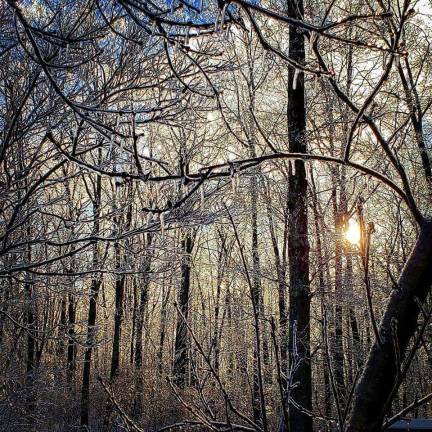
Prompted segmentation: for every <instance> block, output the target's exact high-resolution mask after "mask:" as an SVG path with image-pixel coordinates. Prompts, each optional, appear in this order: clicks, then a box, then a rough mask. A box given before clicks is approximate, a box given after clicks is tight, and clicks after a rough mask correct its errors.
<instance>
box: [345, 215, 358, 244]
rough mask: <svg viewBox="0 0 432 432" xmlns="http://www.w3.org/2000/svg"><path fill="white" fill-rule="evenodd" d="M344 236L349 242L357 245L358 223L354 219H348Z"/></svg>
mask: <svg viewBox="0 0 432 432" xmlns="http://www.w3.org/2000/svg"><path fill="white" fill-rule="evenodd" d="M345 238H346V239H347V240H348V241H349V242H350V243H351V244H354V245H358V244H359V243H360V238H361V233H360V225H359V223H358V222H357V221H356V220H354V219H350V220H349V221H348V229H347V230H346V231H345Z"/></svg>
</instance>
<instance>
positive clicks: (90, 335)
mask: <svg viewBox="0 0 432 432" xmlns="http://www.w3.org/2000/svg"><path fill="white" fill-rule="evenodd" d="M101 193H102V180H101V178H100V176H98V177H97V179H96V187H95V196H94V198H93V217H94V226H93V233H94V235H98V234H99V230H100V221H99V213H100V199H101ZM92 265H93V269H97V267H98V265H99V253H98V245H97V243H96V242H95V243H94V244H93V257H92ZM101 282H102V281H101V279H100V276H99V275H98V273H95V274H94V276H93V279H92V282H91V289H90V294H89V309H88V316H87V337H86V346H85V351H84V365H83V375H82V388H81V427H82V429H83V430H86V429H88V425H89V404H90V381H91V379H90V378H91V375H90V372H91V362H92V354H93V347H94V344H95V339H96V314H97V298H98V295H99V289H100V286H101Z"/></svg>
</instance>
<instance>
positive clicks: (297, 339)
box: [282, 0, 312, 432]
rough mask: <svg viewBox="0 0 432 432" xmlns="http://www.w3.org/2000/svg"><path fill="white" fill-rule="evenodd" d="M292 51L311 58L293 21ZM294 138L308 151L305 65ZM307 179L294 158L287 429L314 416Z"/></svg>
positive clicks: (298, 78) (292, 117) (297, 57)
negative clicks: (292, 366)
mask: <svg viewBox="0 0 432 432" xmlns="http://www.w3.org/2000/svg"><path fill="white" fill-rule="evenodd" d="M303 12H304V10H303V1H302V0H299V1H297V2H294V1H291V0H290V1H289V2H288V15H289V16H290V17H294V18H299V15H300V16H303ZM289 55H290V57H291V58H292V59H293V60H294V61H296V62H298V63H300V64H303V63H304V61H305V51H304V36H303V35H302V34H301V33H299V32H298V31H297V29H296V28H295V27H293V26H291V27H290V31H289ZM287 117H288V140H289V151H291V152H299V153H306V136H305V131H306V109H305V89H304V74H303V73H302V72H301V71H299V70H295V71H294V70H293V69H292V68H290V69H289V72H288V107H287ZM307 188H308V185H307V179H306V170H305V165H304V162H303V161H302V160H296V161H295V162H294V169H293V170H291V172H290V173H289V196H288V214H289V234H288V256H289V281H290V289H289V341H288V350H289V356H290V361H291V362H292V363H295V364H297V365H298V367H297V368H296V369H295V370H294V374H293V377H292V382H296V383H298V385H297V386H295V387H294V388H292V389H288V394H289V395H290V397H291V398H292V399H293V400H294V402H295V404H297V405H298V406H300V407H301V408H300V409H299V408H298V407H296V406H295V405H294V404H290V411H289V414H290V415H289V425H285V424H284V425H283V426H282V431H287V430H290V432H310V431H312V419H311V417H310V416H308V415H307V414H305V413H304V412H303V409H306V410H311V408H312V383H311V380H312V377H311V375H312V373H311V364H310V286H309V240H308V212H307V202H306V196H307Z"/></svg>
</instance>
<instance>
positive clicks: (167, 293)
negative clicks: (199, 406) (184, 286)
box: [158, 283, 170, 375]
mask: <svg viewBox="0 0 432 432" xmlns="http://www.w3.org/2000/svg"><path fill="white" fill-rule="evenodd" d="M169 297H170V288H169V286H168V288H166V287H165V283H164V284H163V287H162V305H161V317H160V333H159V350H158V372H159V375H162V374H163V352H164V344H165V337H166V326H167V313H168V310H167V309H168V301H169Z"/></svg>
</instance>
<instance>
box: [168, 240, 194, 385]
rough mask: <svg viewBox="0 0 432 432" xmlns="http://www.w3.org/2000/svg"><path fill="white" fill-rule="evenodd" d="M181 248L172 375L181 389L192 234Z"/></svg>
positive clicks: (185, 347) (183, 371)
mask: <svg viewBox="0 0 432 432" xmlns="http://www.w3.org/2000/svg"><path fill="white" fill-rule="evenodd" d="M181 247H182V251H183V254H184V255H183V257H182V264H181V282H180V291H179V297H178V307H179V309H180V312H181V314H180V313H179V314H178V316H177V328H176V336H175V348H174V368H173V375H174V381H175V383H176V385H177V386H178V387H181V388H183V387H185V386H186V383H187V377H186V375H187V367H188V335H187V327H186V324H185V320H187V319H188V316H189V294H190V273H191V253H192V248H193V239H192V234H187V235H186V237H185V238H184V239H183V240H182V244H181ZM182 315H183V316H182Z"/></svg>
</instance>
